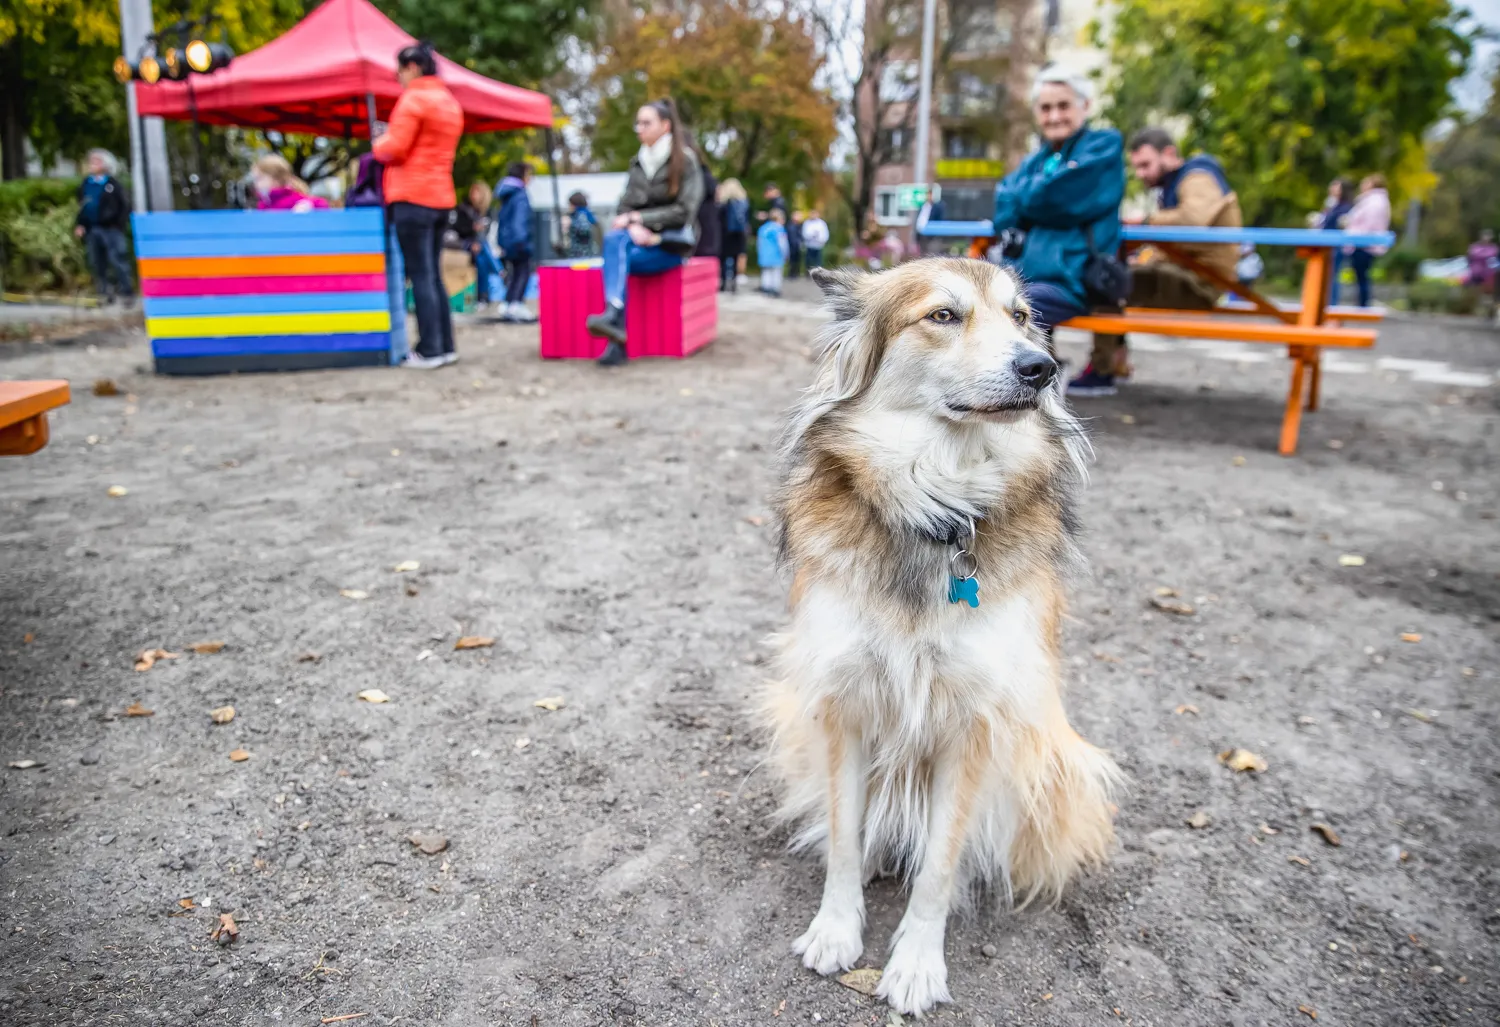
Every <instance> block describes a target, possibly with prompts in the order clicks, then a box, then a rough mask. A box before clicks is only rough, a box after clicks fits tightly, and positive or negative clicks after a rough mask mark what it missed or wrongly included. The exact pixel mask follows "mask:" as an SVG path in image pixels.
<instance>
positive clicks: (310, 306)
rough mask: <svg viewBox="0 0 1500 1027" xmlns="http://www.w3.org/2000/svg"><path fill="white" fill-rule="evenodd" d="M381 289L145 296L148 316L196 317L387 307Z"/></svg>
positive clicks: (387, 303)
mask: <svg viewBox="0 0 1500 1027" xmlns="http://www.w3.org/2000/svg"><path fill="white" fill-rule="evenodd" d="M390 302H391V300H390V297H389V296H388V295H387V294H385V293H383V292H286V293H276V294H273V295H250V296H147V297H146V306H145V309H146V316H147V317H195V316H202V315H213V314H321V313H337V312H344V311H353V310H386V309H388V308H389V307H390Z"/></svg>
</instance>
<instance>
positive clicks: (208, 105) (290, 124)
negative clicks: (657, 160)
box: [135, 0, 552, 139]
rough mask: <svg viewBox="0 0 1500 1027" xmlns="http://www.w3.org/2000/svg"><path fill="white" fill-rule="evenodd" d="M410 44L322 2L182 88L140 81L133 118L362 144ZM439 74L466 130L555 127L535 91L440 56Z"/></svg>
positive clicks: (360, 0)
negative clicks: (137, 113)
mask: <svg viewBox="0 0 1500 1027" xmlns="http://www.w3.org/2000/svg"><path fill="white" fill-rule="evenodd" d="M414 42H416V40H414V39H413V38H412V37H411V36H409V35H407V34H406V33H405V32H404V31H402V29H401V28H400V26H398V25H397V24H396V23H395V22H393V21H391V20H390V19H389V18H387V17H386V16H385V15H384V14H381V13H380V11H378V10H376V9H375V7H374V5H372V4H371V3H370V2H369V0H327V2H326V3H324V4H323V5H322V6H321V7H319V8H318V9H317V10H315V11H313V12H312V13H311V14H309V15H308V16H307V17H306V18H304V19H302V21H300V22H298V23H297V24H296V25H295V26H293V27H292V29H291V30H289V31H288V32H287V33H286V34H285V35H283V36H280V37H279V38H277V39H274V40H272V41H271V42H269V43H267V44H266V45H265V46H263V47H261V48H259V49H258V50H252V51H251V52H250V53H247V54H245V55H244V56H242V57H236V58H235V59H234V62H233V63H232V64H230V65H229V67H227V68H224V69H222V70H220V71H216V72H214V73H212V74H210V75H194V76H192V78H191V83H192V84H191V93H190V92H189V85H188V83H187V82H167V81H162V82H158V83H157V84H156V85H147V84H145V83H144V82H137V83H136V84H135V89H136V93H135V95H136V103H137V105H138V107H139V110H140V113H141V114H144V115H148V116H155V117H161V118H175V119H179V120H187V119H189V118H191V117H193V113H194V112H193V108H194V106H195V105H196V107H197V117H198V120H199V121H201V122H204V123H205V124H210V125H244V126H247V127H250V128H259V129H265V130H269V131H273V132H299V133H305V134H307V135H321V136H337V137H342V138H348V139H353V138H360V139H367V138H369V135H370V127H369V119H370V111H369V102H370V101H371V100H373V103H374V108H375V111H374V114H375V117H376V118H379V119H382V120H384V119H388V118H389V117H390V113H391V108H393V107H394V106H395V105H396V100H397V99H398V98H399V97H400V96H401V83H399V82H398V81H396V54H397V52H399V51H400V50H401V48H402V47H404V46H408V45H410V44H411V43H414ZM438 77H439V78H441V79H442V80H443V82H445V83H446V84H447V86H448V88H449V89H450V90H452V91H453V96H454V98H455V99H456V100H458V102H459V105H460V106H462V107H463V109H464V131H465V132H502V131H506V130H508V129H516V128H530V127H541V126H548V125H551V124H552V101H551V100H549V99H548V98H547V97H546V96H545V95H543V94H542V93H537V92H533V91H532V90H530V89H522V88H520V87H519V86H509V85H506V84H505V83H504V82H496V81H495V80H494V79H489V78H485V77H484V76H483V75H480V74H479V73H477V72H473V71H470V70H469V69H468V68H465V67H463V66H462V65H459V64H454V63H453V62H452V61H450V60H448V59H447V58H446V57H441V56H440V57H438Z"/></svg>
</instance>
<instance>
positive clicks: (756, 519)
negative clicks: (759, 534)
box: [745, 514, 766, 528]
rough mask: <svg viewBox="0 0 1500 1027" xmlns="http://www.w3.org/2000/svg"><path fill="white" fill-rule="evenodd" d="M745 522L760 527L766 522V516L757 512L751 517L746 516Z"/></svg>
mask: <svg viewBox="0 0 1500 1027" xmlns="http://www.w3.org/2000/svg"><path fill="white" fill-rule="evenodd" d="M745 523H746V524H753V525H754V526H755V527H757V528H758V527H760V526H761V525H762V524H764V523H766V519H765V518H764V517H760V516H758V515H756V514H751V515H750V516H749V517H746V518H745Z"/></svg>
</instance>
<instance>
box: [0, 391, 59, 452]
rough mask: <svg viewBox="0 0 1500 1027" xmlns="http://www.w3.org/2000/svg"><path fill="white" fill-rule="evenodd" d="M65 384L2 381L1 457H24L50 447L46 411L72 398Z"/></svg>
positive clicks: (0, 397) (0, 400) (0, 393)
mask: <svg viewBox="0 0 1500 1027" xmlns="http://www.w3.org/2000/svg"><path fill="white" fill-rule="evenodd" d="M70 398H71V397H70V395H69V393H68V383H67V382H65V381H40V382H0V456H25V455H26V454H27V453H35V452H36V451H37V450H39V449H41V448H42V447H43V446H45V445H46V444H47V438H48V432H47V411H48V410H53V409H55V408H57V407H60V406H62V405H63V404H64V403H67V402H68V400H69V399H70Z"/></svg>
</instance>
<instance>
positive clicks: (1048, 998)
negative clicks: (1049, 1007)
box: [1042, 991, 1052, 1002]
mask: <svg viewBox="0 0 1500 1027" xmlns="http://www.w3.org/2000/svg"><path fill="white" fill-rule="evenodd" d="M1042 1001H1043V1002H1051V1001H1052V992H1050V991H1049V992H1047V994H1045V995H1043V996H1042Z"/></svg>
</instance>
